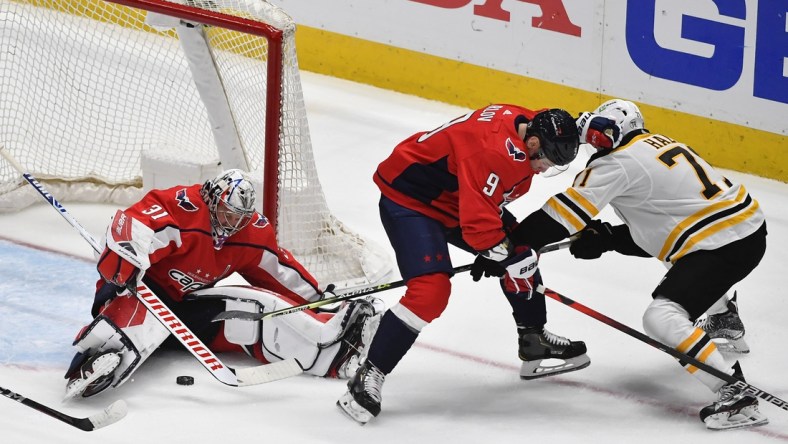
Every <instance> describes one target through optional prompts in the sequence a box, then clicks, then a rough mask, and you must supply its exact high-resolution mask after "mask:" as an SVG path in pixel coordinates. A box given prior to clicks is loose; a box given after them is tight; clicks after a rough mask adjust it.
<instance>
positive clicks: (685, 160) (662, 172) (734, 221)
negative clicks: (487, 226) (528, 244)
mask: <svg viewBox="0 0 788 444" xmlns="http://www.w3.org/2000/svg"><path fill="white" fill-rule="evenodd" d="M608 204H610V205H611V206H612V207H613V209H614V210H615V212H616V214H617V215H618V216H619V217H620V218H621V220H622V221H624V223H626V224H627V225H628V226H629V230H630V233H631V234H632V238H633V239H634V241H635V243H637V245H638V246H640V248H642V249H643V250H645V251H646V252H647V253H649V254H651V255H652V256H654V257H656V258H659V259H660V260H662V261H665V262H670V263H674V262H676V261H677V260H678V259H680V258H681V257H682V256H684V255H686V254H688V253H691V252H693V251H696V250H712V249H715V248H719V247H721V246H724V245H727V244H729V243H731V242H733V241H736V240H739V239H742V238H744V237H746V236H748V235H750V234H752V233H753V232H755V231H756V230H757V229H758V228H759V227H760V226H761V225H762V224H763V222H764V215H763V212H762V211H761V209H760V208H759V206H758V202H757V201H756V200H755V199H753V198H752V197H750V195H749V194H748V193H747V190H746V189H745V188H744V186H742V185H740V184H736V183H733V182H731V181H729V180H728V179H726V178H725V177H723V176H722V175H721V174H720V173H719V172H717V171H716V170H715V169H714V168H712V167H711V166H710V165H709V164H708V163H707V162H706V161H705V160H703V159H702V158H700V156H698V155H697V154H696V153H695V152H693V151H692V149H690V148H689V147H688V146H687V145H684V144H682V143H680V142H677V141H675V140H673V139H671V138H669V137H666V136H663V135H659V134H648V133H646V134H640V135H638V136H636V137H634V138H633V139H632V140H631V141H630V142H629V143H627V144H626V145H622V146H620V147H618V148H616V149H614V150H612V151H610V152H608V153H606V154H602V155H600V154H597V155H595V156H593V157H592V158H591V160H590V161H589V162H588V165H587V166H586V168H585V169H584V170H583V171H581V172H580V173H579V174H578V175H577V177H575V181H574V183H573V185H572V187H571V188H569V189H567V190H566V191H565V192H563V193H559V194H557V195H555V196H553V197H551V198H550V199H549V200H548V201H547V202H546V203H545V205H544V207H543V208H542V209H543V210H544V211H545V212H547V214H549V215H550V216H551V217H552V218H554V219H555V220H556V221H558V222H559V223H560V224H562V225H563V226H564V227H565V228H566V229H567V230H569V232H570V233H574V232H577V231H580V230H581V229H582V228H583V227H584V226H585V225H586V224H587V223H588V222H589V221H591V219H593V218H594V216H596V214H597V213H599V211H600V210H601V209H602V208H604V207H605V206H606V205H608Z"/></svg>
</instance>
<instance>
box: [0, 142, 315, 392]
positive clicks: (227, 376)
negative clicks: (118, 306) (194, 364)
mask: <svg viewBox="0 0 788 444" xmlns="http://www.w3.org/2000/svg"><path fill="white" fill-rule="evenodd" d="M0 154H2V155H3V157H5V158H6V160H8V162H9V163H10V164H11V165H12V166H13V167H14V168H16V169H17V171H19V172H20V173H21V174H22V177H24V178H25V180H27V181H28V183H30V185H32V186H33V188H35V189H36V191H38V193H39V194H40V195H41V196H42V197H43V198H44V199H45V200H46V201H47V202H49V204H50V205H51V206H52V207H53V208H54V209H56V210H57V211H58V212H59V213H60V215H61V216H63V218H64V219H66V221H67V222H68V223H69V224H70V225H71V226H72V227H74V228H75V229H76V230H77V231H78V232H79V234H80V235H81V236H82V238H83V239H85V240H86V241H87V242H88V243H89V244H90V246H91V247H93V250H95V251H96V252H97V253H99V254H101V252H102V248H101V246H100V245H99V243H98V242H97V241H96V239H95V238H93V236H92V235H91V234H90V233H88V231H87V230H85V228H84V227H82V225H80V223H79V222H77V220H76V219H75V218H74V217H73V216H72V215H71V214H70V213H69V212H68V211H67V210H66V209H65V207H63V205H61V204H60V202H58V201H57V200H56V199H55V198H54V197H53V196H52V195H51V194H50V193H49V192H48V191H47V190H46V188H45V187H44V186H43V185H41V183H39V182H38V181H37V180H36V178H35V177H33V175H32V174H30V173H26V172H24V169H23V168H22V166H21V165H20V164H19V163H18V162H17V161H16V160H15V159H14V158H13V157H11V154H10V153H8V151H6V150H5V148H3V147H2V146H0ZM132 293H134V294H135V296H137V299H139V300H140V302H142V304H143V305H145V307H146V308H147V309H148V311H150V312H151V314H153V316H154V317H156V319H157V320H158V321H159V322H160V323H161V324H162V325H164V327H165V328H166V329H167V330H169V331H170V333H172V334H173V335H174V336H175V337H176V338H177V339H178V341H180V342H181V344H183V345H184V347H186V349H187V350H189V352H190V353H191V354H192V355H193V356H194V357H195V358H197V360H198V361H199V362H200V364H201V365H202V366H203V367H205V369H206V370H208V371H209V372H210V373H211V375H213V377H215V378H216V379H217V380H219V382H222V383H224V384H226V385H230V386H233V387H239V386H247V385H256V384H263V383H266V382H272V381H277V380H279V379H284V378H289V377H291V376H296V375H299V374H301V373H303V369H302V368H301V366H300V365H299V364H298V362H297V361H296V360H295V359H293V358H291V359H285V360H283V361H278V362H273V363H271V364H264V365H259V366H257V367H248V368H241V369H234V368H232V367H228V366H226V365H224V363H222V361H221V360H220V359H219V358H218V357H217V356H216V355H215V354H214V353H213V352H212V351H211V350H210V349H209V348H208V347H207V346H206V345H205V344H203V342H202V341H201V340H200V339H199V338H197V336H196V335H194V333H192V331H191V330H190V329H189V328H188V327H187V326H186V325H184V324H183V323H181V322H180V320H179V319H178V317H177V316H175V315H174V314H173V313H172V312H170V310H169V309H168V308H167V306H166V305H165V304H164V302H162V301H161V299H159V297H158V296H156V294H155V293H153V291H152V290H151V289H150V287H148V285H147V284H145V283H144V282H143V281H142V279H140V280H138V281H137V286H136V288H135V289H134V290H133V291H132Z"/></svg>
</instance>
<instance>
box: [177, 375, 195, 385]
mask: <svg viewBox="0 0 788 444" xmlns="http://www.w3.org/2000/svg"><path fill="white" fill-rule="evenodd" d="M175 382H177V383H178V385H193V384H194V378H193V377H191V376H178V377H177V378H175Z"/></svg>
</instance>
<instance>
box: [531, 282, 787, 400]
mask: <svg viewBox="0 0 788 444" xmlns="http://www.w3.org/2000/svg"><path fill="white" fill-rule="evenodd" d="M536 291H538V292H539V293H542V294H544V295H545V296H547V297H549V298H551V299H553V300H556V301H558V302H560V303H562V304H564V305H566V306H568V307H570V308H574V309H575V310H577V311H579V312H581V313H583V314H585V315H588V316H590V317H592V318H594V319H596V320H598V321H601V322H603V323H605V324H607V325H609V326H611V327H613V328H615V329H616V330H618V331H621V332H624V333H626V334H628V335H629V336H632V337H633V338H635V339H638V340H640V341H642V342H645V343H646V344H648V345H650V346H652V347H654V348H656V349H658V350H661V351H663V352H665V353H667V354H669V355H671V356H673V357H674V358H676V359H678V360H679V361H680V362H681V363H688V364H692V365H693V366H695V367H697V368H699V369H701V370H703V371H704V372H706V373H708V374H710V375H712V376H716V377H717V378H720V379H722V380H723V381H725V382H727V383H729V384H733V385H734V386H736V387H738V388H740V389H742V391H743V392H744V393H746V394H748V395H751V396H756V397H758V398H761V399H763V400H764V401H766V402H768V403H769V404H774V405H775V406H777V407H779V408H781V409H783V410H788V402H786V401H784V400H782V399H780V398H778V397H776V396H774V395H772V394H770V393H768V392H765V391H763V390H761V389H759V388H758V387H755V386H754V385H752V384H749V383H747V382H744V381H741V380H739V379H737V378H735V377H733V376H731V375H729V374H727V373H725V372H723V371H720V370H717V369H716V368H714V367H712V366H710V365H708V364H706V363H703V362H701V361H699V360H697V359H695V358H693V357H692V356H689V355H686V354H684V353H682V352H680V351H678V350H676V349H675V348H673V347H669V346H668V345H666V344H663V343H662V342H659V341H657V340H656V339H653V338H652V337H650V336H648V335H646V334H644V333H641V332H639V331H637V330H635V329H634V328H632V327H628V326H626V325H624V324H622V323H620V322H618V321H616V320H615V319H611V318H609V317H607V316H605V315H603V314H602V313H600V312H598V311H596V310H594V309H592V308H590V307H587V306H585V305H583V304H581V303H579V302H576V301H573V300H572V299H569V298H568V297H566V296H564V295H562V294H560V293H558V292H556V291H554V290H551V289H549V288H546V287H545V286H544V285H539V286H538V287H537V288H536Z"/></svg>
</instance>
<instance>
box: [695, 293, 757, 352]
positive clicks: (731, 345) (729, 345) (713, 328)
mask: <svg viewBox="0 0 788 444" xmlns="http://www.w3.org/2000/svg"><path fill="white" fill-rule="evenodd" d="M695 326H696V327H698V328H701V329H703V331H705V332H706V334H708V335H709V337H710V338H711V339H712V340H713V341H714V343H715V344H716V345H717V349H719V350H720V351H721V352H722V353H730V354H746V353H749V352H750V347H749V346H748V345H747V342H745V340H744V323H742V321H741V318H740V317H739V305H738V303H737V302H736V293H734V294H733V297H732V298H731V300H730V301H728V310H727V311H725V312H723V313H718V314H712V315H706V317H703V318H700V319H698V320H697V321H695Z"/></svg>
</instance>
